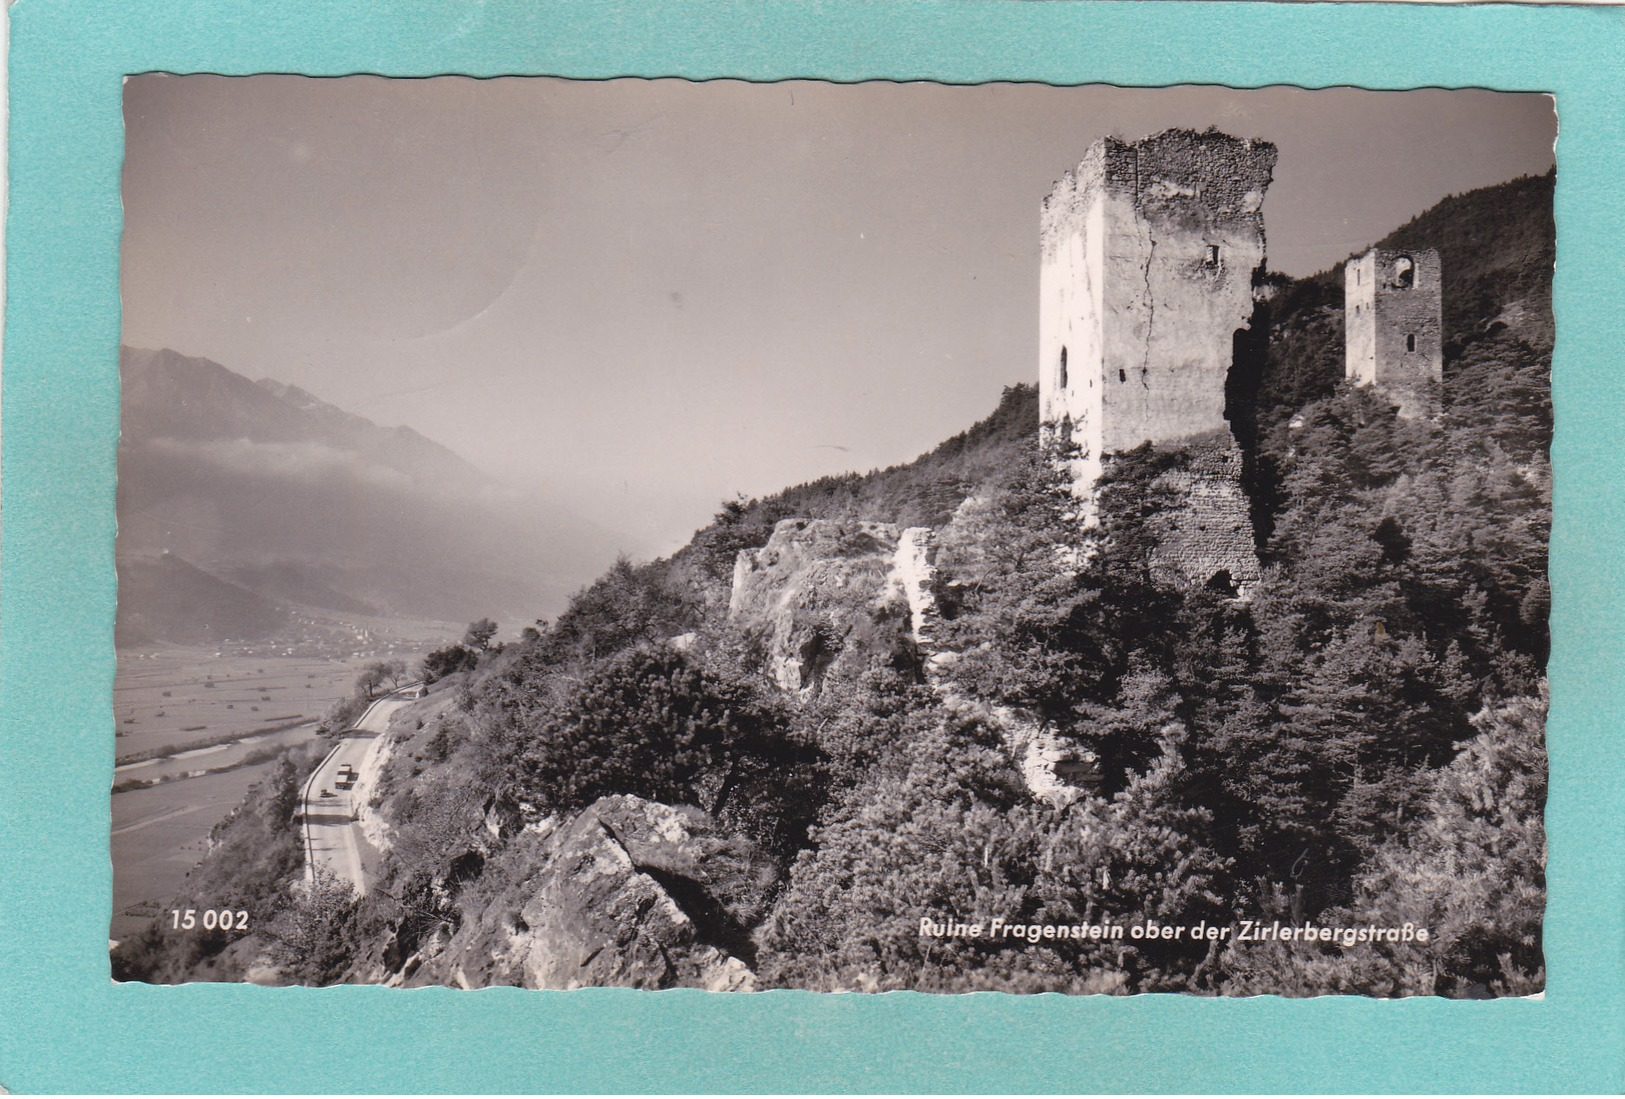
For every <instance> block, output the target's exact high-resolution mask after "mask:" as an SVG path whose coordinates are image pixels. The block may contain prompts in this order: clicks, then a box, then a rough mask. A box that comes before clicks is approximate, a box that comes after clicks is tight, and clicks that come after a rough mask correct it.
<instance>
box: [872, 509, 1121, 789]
mask: <svg viewBox="0 0 1625 1099" xmlns="http://www.w3.org/2000/svg"><path fill="white" fill-rule="evenodd" d="M936 548H937V547H936V534H935V532H933V531H932V530H930V529H929V528H927V527H910V528H909V529H908V530H905V531H904V532H903V533H902V535H901V536H900V537H899V538H898V543H897V556H896V558H895V566H894V567H895V570H896V572H895V575H896V577H897V580H898V583H899V584H900V586H901V587H902V590H903V594H904V596H905V598H906V599H907V600H908V608H909V622H910V625H911V627H912V629H913V631H914V640H915V643H916V644H917V645H918V646H919V650H920V654H921V656H922V657H923V658H924V668H925V678H926V681H927V682H928V683H930V684H931V686H932V687H933V688H934V689H935V690H936V692H937V695H938V696H939V697H940V698H941V699H942V701H943V704H944V705H946V706H947V707H948V708H949V709H951V710H955V711H957V712H959V713H967V714H974V715H975V716H977V717H980V718H981V719H982V720H984V721H986V722H988V724H990V725H992V726H993V727H994V728H996V729H998V730H999V732H1000V733H1001V735H1002V736H1003V739H1004V743H1005V746H1006V747H1007V748H1008V749H1009V751H1010V754H1011V756H1012V757H1014V759H1015V762H1016V766H1017V767H1018V768H1019V769H1020V771H1021V777H1022V779H1023V781H1024V782H1025V783H1026V785H1027V791H1028V793H1030V794H1032V796H1033V797H1035V798H1037V799H1038V800H1040V801H1046V802H1049V803H1050V804H1051V805H1053V806H1055V807H1056V808H1062V807H1065V806H1067V805H1070V804H1071V803H1072V802H1074V801H1076V800H1078V799H1079V798H1080V797H1082V796H1083V795H1084V793H1085V789H1084V788H1085V786H1087V785H1092V784H1093V783H1094V782H1095V781H1096V780H1098V778H1099V768H1098V767H1097V765H1096V764H1097V761H1096V759H1095V757H1094V755H1093V753H1091V752H1089V751H1088V750H1087V749H1084V748H1081V747H1079V746H1078V745H1075V744H1070V743H1068V742H1066V741H1065V740H1063V739H1062V738H1061V737H1060V736H1058V735H1057V734H1056V733H1055V731H1054V730H1053V729H1050V728H1047V727H1045V725H1044V724H1043V722H1041V721H1039V720H1038V719H1037V718H1036V717H1034V716H1033V715H1032V714H1029V713H1025V712H1023V711H1021V710H1019V709H1017V708H1015V707H1013V706H994V705H991V704H989V703H986V702H982V701H980V700H978V699H973V698H970V697H968V696H966V695H965V694H963V693H962V692H960V691H958V690H956V689H955V688H954V686H953V683H952V680H951V679H950V677H949V676H948V675H947V672H948V670H949V668H950V667H951V666H952V664H953V661H954V660H955V659H956V658H957V656H958V654H957V653H954V652H943V651H939V650H938V649H937V646H936V645H935V643H934V641H933V630H934V628H935V627H936V625H937V623H938V622H939V621H940V618H939V613H938V609H937V601H936V595H935V594H934V591H933V584H934V582H935V577H936V563H935V561H936Z"/></svg>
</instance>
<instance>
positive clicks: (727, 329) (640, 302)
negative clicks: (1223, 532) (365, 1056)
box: [123, 76, 1557, 555]
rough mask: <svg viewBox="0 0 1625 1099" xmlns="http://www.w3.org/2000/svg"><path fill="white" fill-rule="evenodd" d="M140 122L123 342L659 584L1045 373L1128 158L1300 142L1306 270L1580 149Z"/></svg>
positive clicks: (314, 107) (571, 111) (1101, 111)
mask: <svg viewBox="0 0 1625 1099" xmlns="http://www.w3.org/2000/svg"><path fill="white" fill-rule="evenodd" d="M125 115H126V125H127V129H128V139H127V151H126V160H125V167H124V210H125V237H124V259H123V262H124V275H123V300H124V339H125V342H126V343H129V344H132V345H134V346H138V347H154V348H156V347H172V348H174V349H176V350H178V351H181V352H183V353H186V354H190V355H201V356H204V357H207V358H211V359H214V360H216V361H217V362H220V363H222V364H223V365H225V366H227V367H229V368H230V369H232V370H235V371H237V372H238V373H241V374H245V375H247V376H249V377H251V378H259V377H263V376H270V377H274V378H277V379H279V380H282V381H286V382H292V383H294V384H296V385H299V386H303V387H304V388H306V389H308V390H310V391H311V392H313V393H315V394H316V395H317V396H319V397H321V398H323V399H324V400H327V401H330V402H331V403H333V404H336V405H338V406H340V407H342V408H344V409H346V410H348V411H351V412H355V413H358V414H360V415H363V416H367V417H368V418H370V419H373V420H375V421H378V422H379V423H384V424H408V425H410V426H411V427H413V428H415V429H417V430H418V431H421V432H422V433H423V434H425V435H428V436H429V437H431V438H433V439H435V440H436V441H438V442H441V443H444V444H445V445H447V446H449V447H451V448H452V449H453V450H455V451H457V452H458V453H460V454H461V455H463V456H464V457H465V458H467V459H469V460H470V461H472V462H474V463H475V464H476V465H479V466H480V467H482V468H484V469H485V470H487V471H488V472H490V473H492V474H493V475H495V476H497V477H498V478H500V479H502V480H504V481H507V482H510V483H512V484H514V485H516V486H519V487H536V486H539V487H541V488H543V489H544V490H545V491H547V492H549V493H551V494H552V495H553V496H555V497H556V498H558V499H560V500H563V501H566V502H568V503H570V504H571V505H572V506H574V507H576V508H577V509H578V510H579V511H580V512H581V513H582V514H585V515H588V516H590V517H591V518H592V519H594V520H595V521H598V522H600V523H602V524H604V525H605V526H607V527H609V528H611V529H613V530H617V531H620V532H623V537H624V544H625V547H626V548H627V549H628V550H630V551H632V552H634V553H635V554H639V555H649V554H653V553H658V552H668V551H670V550H671V549H673V548H675V547H676V546H677V545H679V544H681V542H682V541H683V540H685V539H686V537H687V535H688V534H689V533H690V532H692V531H693V529H694V528H695V527H697V526H699V525H701V524H703V523H704V522H705V521H706V520H707V519H708V518H709V517H710V515H711V513H712V512H713V511H715V509H716V505H717V504H718V502H719V501H720V500H722V499H723V498H724V497H729V496H732V495H733V494H734V493H736V492H744V493H747V494H749V495H760V494H763V493H766V492H771V491H773V490H775V489H778V488H781V487H783V486H785V485H788V484H792V483H796V482H799V481H805V480H808V479H811V478H813V477H817V476H821V475H823V474H826V473H833V472H839V471H843V470H847V469H857V470H867V469H870V468H872V467H875V466H883V465H889V464H892V463H895V462H900V461H906V460H908V459H910V458H913V457H914V456H915V455H917V454H919V453H920V452H921V451H923V450H926V449H928V448H930V447H931V446H933V445H935V444H936V443H937V442H939V441H941V440H942V439H943V438H945V437H947V436H948V435H951V434H953V433H955V432H958V431H961V430H963V429H964V428H966V427H968V426H969V425H970V424H971V423H973V422H974V421H975V420H977V419H979V418H980V417H982V416H984V415H986V414H987V413H988V412H990V411H991V410H992V408H993V406H994V404H995V403H996V402H997V400H998V396H999V392H1000V390H1001V389H1002V388H1003V387H1004V386H1006V385H1010V384H1012V383H1015V382H1021V381H1030V380H1033V379H1035V378H1036V374H1037V365H1036V355H1037V329H1038V301H1037V290H1038V210H1039V203H1040V201H1041V200H1042V199H1043V197H1044V195H1046V194H1047V193H1048V192H1049V190H1050V186H1051V184H1052V183H1053V181H1054V180H1055V179H1056V178H1057V177H1059V176H1060V175H1061V173H1062V172H1063V171H1065V170H1066V169H1067V168H1068V167H1070V166H1071V165H1073V164H1075V163H1076V162H1077V161H1078V159H1079V158H1080V157H1081V156H1082V154H1083V152H1084V150H1085V148H1086V147H1087V146H1088V145H1089V143H1090V142H1091V141H1093V140H1094V139H1095V138H1097V137H1099V136H1101V135H1102V134H1107V133H1111V134H1116V135H1117V136H1120V137H1124V138H1129V139H1133V138H1138V137H1143V136H1145V135H1147V134H1150V133H1155V132H1157V131H1159V130H1162V129H1164V128H1167V127H1169V126H1186V127H1191V128H1194V129H1206V128H1207V127H1208V126H1210V125H1216V126H1218V127H1219V128H1220V129H1222V130H1225V131H1227V132H1230V133H1233V134H1236V135H1238V136H1244V137H1262V138H1266V139H1268V140H1270V141H1273V142H1275V143H1276V145H1278V146H1279V148H1280V160H1279V163H1278V165H1277V167H1276V171H1275V182H1274V184H1273V185H1272V186H1271V188H1270V190H1269V194H1268V197H1267V199H1266V201H1265V204H1264V218H1265V225H1266V232H1267V236H1268V251H1269V265H1270V267H1271V268H1272V269H1274V270H1278V271H1283V272H1286V273H1287V274H1293V275H1303V274H1309V273H1311V272H1313V271H1316V270H1321V269H1324V268H1325V267H1327V266H1329V265H1331V264H1333V263H1336V262H1337V261H1339V260H1341V259H1343V258H1344V257H1345V256H1346V255H1348V254H1349V253H1351V252H1353V251H1354V250H1356V249H1360V248H1363V247H1364V246H1365V245H1367V244H1370V243H1371V242H1373V241H1374V240H1376V239H1377V238H1379V237H1381V236H1383V235H1384V234H1386V233H1387V232H1389V231H1390V230H1392V229H1394V228H1396V227H1397V226H1399V225H1400V224H1402V223H1403V222H1405V221H1406V220H1408V219H1409V218H1411V217H1412V216H1414V215H1415V214H1417V213H1420V212H1421V211H1423V210H1425V209H1426V208H1428V207H1429V206H1431V205H1433V204H1434V203H1435V202H1437V201H1438V200H1439V199H1441V198H1443V197H1444V196H1445V195H1447V194H1450V193H1453V192H1460V191H1465V190H1469V189H1472V188H1474V187H1480V186H1483V185H1486V184H1491V183H1497V182H1500V181H1502V180H1506V179H1510V178H1513V177H1516V176H1518V175H1523V174H1537V173H1541V172H1544V171H1546V170H1547V169H1548V168H1549V167H1551V165H1552V145H1553V141H1554V139H1555V137H1556V128H1557V127H1556V118H1555V116H1554V113H1553V108H1552V103H1551V100H1550V99H1548V98H1547V97H1545V96H1538V95H1511V94H1502V93H1493V92H1481V91H1431V90H1430V91H1419V92H1365V91H1358V90H1350V89H1337V90H1331V91H1301V90H1297V89H1286V88H1272V89H1265V90H1261V91H1231V90H1228V89H1219V88H1189V87H1182V88H1173V89H1165V90H1149V91H1146V90H1124V89H1118V88H1110V87H1083V88H1054V87H1048V86H1042V85H1030V84H1029V85H982V86H976V87H944V86H939V85H930V84H887V83H872V84H861V85H848V86H839V85H830V84H819V83H808V82H794V83H782V84H754V85H753V84H743V83H737V82H712V83H704V84H698V83H689V82H685V81H676V80H665V81H645V80H617V81H600V82H571V81H561V80H552V79H503V80H485V81H479V80H471V79H467V78H462V77H447V78H438V79H433V80H386V79H382V78H376V77H346V78H342V79H327V80H316V79H307V78H303V77H285V76H261V77H247V78H243V77H236V78H232V77H210V76H185V77H167V76H142V77H135V78H132V79H131V80H130V81H129V82H128V83H127V85H126V93H125ZM1447 277H1448V273H1447Z"/></svg>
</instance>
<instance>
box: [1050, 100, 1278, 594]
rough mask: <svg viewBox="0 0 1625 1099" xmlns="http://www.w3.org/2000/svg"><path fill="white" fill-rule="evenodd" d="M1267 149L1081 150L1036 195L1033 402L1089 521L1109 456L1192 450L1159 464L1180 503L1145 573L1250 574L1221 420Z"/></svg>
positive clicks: (1237, 484) (1240, 497)
mask: <svg viewBox="0 0 1625 1099" xmlns="http://www.w3.org/2000/svg"><path fill="white" fill-rule="evenodd" d="M1275 157H1276V151H1275V146H1274V145H1272V144H1270V143H1269V142H1266V141H1257V140H1242V139H1238V138H1234V137H1231V136H1229V135H1228V134H1222V133H1218V132H1217V131H1211V130H1210V131H1208V132H1207V133H1200V134H1198V133H1194V132H1192V131H1189V130H1168V131H1165V132H1163V133H1160V134H1157V135H1156V136H1154V137H1148V138H1146V139H1144V140H1142V141H1137V142H1132V143H1131V142H1123V141H1118V140H1116V139H1115V138H1109V137H1108V138H1105V139H1103V140H1101V141H1097V142H1096V143H1095V144H1094V145H1092V146H1090V148H1089V150H1088V152H1087V153H1086V154H1085V155H1084V158H1083V160H1082V162H1081V163H1079V164H1078V166H1077V168H1076V169H1074V170H1073V171H1071V172H1068V173H1067V174H1066V175H1065V176H1063V177H1062V178H1061V180H1060V181H1059V182H1058V183H1057V184H1056V185H1055V189H1054V191H1053V192H1052V193H1051V194H1050V196H1049V197H1048V198H1047V199H1045V200H1044V206H1043V231H1042V247H1041V255H1042V260H1041V270H1040V306H1039V356H1040V362H1039V374H1038V376H1039V401H1040V406H1039V407H1040V416H1041V419H1042V423H1043V430H1044V432H1045V436H1046V438H1047V439H1048V440H1049V441H1051V442H1052V443H1056V444H1058V445H1060V446H1061V447H1063V448H1064V450H1065V453H1066V457H1065V460H1066V462H1067V465H1068V469H1069V472H1070V474H1071V478H1072V486H1073V492H1074V494H1075V495H1076V496H1078V498H1079V499H1080V500H1081V501H1083V512H1084V515H1085V520H1086V522H1091V523H1092V522H1094V521H1096V520H1097V518H1098V516H1097V515H1096V512H1095V508H1094V489H1095V485H1096V482H1097V481H1098V480H1099V478H1100V476H1101V474H1102V472H1103V471H1104V469H1105V468H1106V465H1107V463H1108V462H1109V461H1110V459H1111V458H1112V456H1113V455H1116V454H1122V453H1124V452H1126V451H1129V450H1133V449H1134V448H1136V447H1138V446H1140V445H1142V444H1144V443H1151V444H1153V445H1154V446H1157V447H1159V448H1178V449H1179V450H1181V451H1183V452H1185V453H1186V454H1187V455H1188V456H1189V461H1188V462H1186V463H1185V464H1184V466H1183V468H1182V469H1181V470H1180V471H1178V472H1176V473H1171V474H1168V475H1166V476H1165V486H1166V487H1168V488H1171V489H1173V490H1174V492H1175V493H1176V494H1177V495H1178V496H1179V497H1180V498H1181V499H1183V500H1185V501H1186V506H1185V507H1184V508H1183V509H1182V510H1181V511H1180V513H1178V514H1177V515H1173V516H1170V517H1169V526H1168V529H1167V530H1166V531H1165V532H1164V534H1163V535H1162V536H1161V537H1160V538H1159V541H1158V546H1157V549H1156V551H1155V553H1154V555H1153V559H1152V567H1153V570H1154V571H1155V572H1156V573H1157V574H1158V575H1159V576H1161V577H1162V578H1163V579H1165V580H1168V581H1170V582H1172V583H1175V584H1178V585H1180V586H1192V585H1200V584H1208V583H1213V582H1218V584H1219V586H1226V587H1231V588H1233V589H1234V590H1236V591H1237V592H1238V593H1241V594H1245V592H1246V590H1247V588H1248V587H1249V586H1250V585H1251V584H1253V583H1255V582H1256V581H1257V579H1258V558H1257V554H1256V551H1255V548H1254V542H1253V528H1252V521H1251V516H1250V513H1249V508H1248V501H1247V497H1246V495H1245V493H1244V492H1243V491H1242V487H1241V472H1242V455H1241V450H1240V448H1239V447H1238V445H1237V443H1236V439H1235V436H1234V435H1233V434H1232V432H1231V428H1230V423H1229V421H1228V420H1227V419H1226V416H1225V411H1226V410H1225V400H1226V382H1227V380H1228V378H1229V374H1230V367H1231V363H1232V358H1233V353H1234V343H1235V339H1236V334H1237V332H1238V331H1241V330H1245V329H1246V328H1247V327H1248V326H1249V324H1250V323H1251V319H1252V316H1253V312H1254V287H1255V283H1256V281H1257V279H1258V276H1260V275H1261V274H1262V273H1263V269H1264V219H1263V213H1262V209H1263V204H1264V192H1265V190H1266V189H1267V188H1268V187H1269V184H1270V178H1271V172H1272V170H1273V169H1274V167H1275Z"/></svg>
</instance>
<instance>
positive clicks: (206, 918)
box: [169, 908, 248, 931]
mask: <svg viewBox="0 0 1625 1099" xmlns="http://www.w3.org/2000/svg"><path fill="white" fill-rule="evenodd" d="M169 927H170V930H172V931H191V930H194V929H195V928H198V927H202V928H203V930H205V931H216V930H218V931H247V930H248V913H247V912H233V911H232V910H231V909H229V908H222V909H219V910H218V911H216V910H215V909H213V908H205V909H204V910H203V912H202V913H201V915H200V914H199V913H198V910H197V909H195V908H188V909H185V910H184V911H183V910H181V909H179V908H171V909H170V910H169Z"/></svg>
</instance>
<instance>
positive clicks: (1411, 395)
mask: <svg viewBox="0 0 1625 1099" xmlns="http://www.w3.org/2000/svg"><path fill="white" fill-rule="evenodd" d="M1443 289H1444V288H1443V281H1442V268H1441V265H1440V262H1439V253H1438V252H1437V251H1435V250H1433V249H1431V248H1428V249H1423V250H1420V251H1411V252H1406V251H1399V250H1394V249H1386V248H1373V249H1372V250H1371V251H1369V252H1367V253H1366V254H1365V255H1363V256H1360V257H1359V258H1358V259H1352V260H1350V261H1349V262H1348V263H1347V264H1346V265H1345V266H1344V270H1343V312H1344V330H1345V332H1346V337H1345V339H1346V362H1345V366H1344V374H1345V376H1346V377H1347V378H1348V379H1349V380H1351V381H1353V382H1354V383H1355V384H1357V385H1373V386H1375V387H1376V388H1377V390H1378V391H1379V392H1381V393H1382V394H1383V395H1384V396H1386V397H1387V398H1388V399H1389V400H1391V401H1393V402H1394V403H1395V404H1397V405H1398V406H1399V413H1400V415H1401V416H1405V417H1409V418H1415V417H1424V416H1432V415H1436V414H1437V413H1438V409H1439V397H1440V389H1441V387H1442V385H1443V381H1444V323H1443V307H1444V294H1443Z"/></svg>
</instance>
